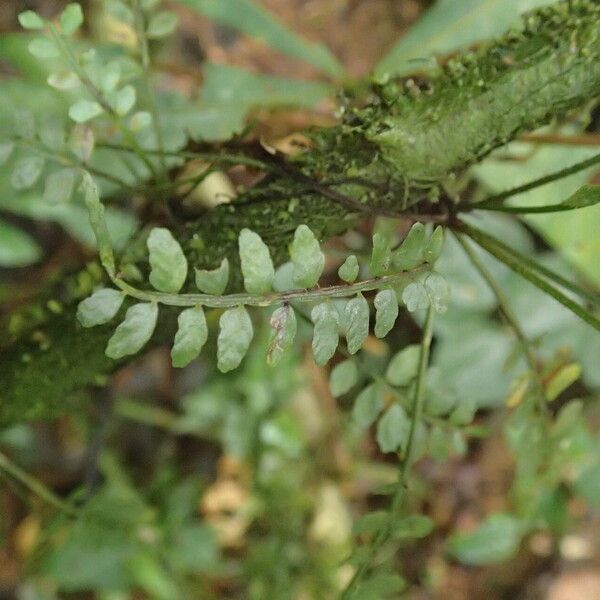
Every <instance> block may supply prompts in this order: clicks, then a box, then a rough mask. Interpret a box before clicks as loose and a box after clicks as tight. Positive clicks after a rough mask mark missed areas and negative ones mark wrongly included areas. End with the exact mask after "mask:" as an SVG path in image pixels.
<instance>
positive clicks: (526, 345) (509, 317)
mask: <svg viewBox="0 0 600 600" xmlns="http://www.w3.org/2000/svg"><path fill="white" fill-rule="evenodd" d="M453 234H454V237H455V238H456V240H457V241H458V243H459V244H460V245H461V246H462V249H463V250H464V251H465V254H466V255H467V256H468V257H469V260H470V261H471V263H472V264H473V266H474V267H475V269H477V271H478V272H479V274H480V275H481V277H483V279H484V280H485V282H486V283H487V284H488V287H489V288H490V289H491V290H492V292H493V293H494V296H496V300H497V301H498V306H499V307H500V310H501V311H502V313H503V315H504V317H505V319H506V321H507V322H508V324H509V326H510V327H511V328H512V330H513V331H514V333H515V335H516V336H517V339H518V340H519V343H520V345H521V349H522V350H523V354H524V355H525V358H526V359H527V363H528V365H529V369H530V370H531V373H532V375H533V378H534V381H535V384H536V387H537V390H536V398H537V399H538V404H539V409H540V412H541V413H542V414H545V413H547V411H548V407H547V405H546V401H545V398H544V385H543V382H542V377H541V375H540V371H539V368H538V364H537V360H536V357H535V355H534V353H533V350H532V348H531V343H530V341H529V340H528V339H527V336H526V335H525V332H524V331H523V329H522V328H521V325H520V323H519V320H518V319H517V317H516V315H515V313H514V312H513V310H512V308H511V306H510V304H509V302H508V298H507V297H506V295H505V294H504V291H503V290H502V288H501V287H500V286H499V285H498V282H497V281H496V280H495V279H494V277H493V276H492V274H491V273H490V272H489V270H488V269H487V268H486V266H485V265H484V264H483V262H482V261H481V259H480V258H479V257H478V256H477V254H476V253H475V252H474V250H473V248H471V246H470V245H469V243H468V242H467V241H466V240H465V239H464V238H463V236H462V235H460V234H457V233H455V232H453Z"/></svg>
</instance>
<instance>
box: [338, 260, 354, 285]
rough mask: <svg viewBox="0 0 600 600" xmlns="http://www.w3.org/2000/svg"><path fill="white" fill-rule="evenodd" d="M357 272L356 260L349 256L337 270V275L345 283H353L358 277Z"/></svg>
mask: <svg viewBox="0 0 600 600" xmlns="http://www.w3.org/2000/svg"><path fill="white" fill-rule="evenodd" d="M358 271H359V267H358V259H357V258H356V256H354V254H351V255H350V256H349V257H348V258H347V259H346V260H345V261H344V264H342V265H341V267H340V268H339V269H338V275H339V276H340V279H343V280H344V281H345V282H346V283H354V282H355V281H356V278H357V277H358Z"/></svg>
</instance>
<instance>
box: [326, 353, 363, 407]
mask: <svg viewBox="0 0 600 600" xmlns="http://www.w3.org/2000/svg"><path fill="white" fill-rule="evenodd" d="M357 381H358V368H357V366H356V363H355V362H354V361H353V360H352V359H350V358H349V359H348V360H345V361H343V362H341V363H339V364H337V365H335V367H333V369H332V370H331V374H330V376H329V390H330V392H331V395H332V396H333V397H334V398H339V397H340V396H343V395H344V394H347V393H348V392H349V391H350V390H351V389H352V388H353V387H354V386H355V385H356V382H357Z"/></svg>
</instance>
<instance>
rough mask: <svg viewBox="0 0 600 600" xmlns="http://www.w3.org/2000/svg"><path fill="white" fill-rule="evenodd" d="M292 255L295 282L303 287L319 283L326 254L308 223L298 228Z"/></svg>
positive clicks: (291, 251)
mask: <svg viewBox="0 0 600 600" xmlns="http://www.w3.org/2000/svg"><path fill="white" fill-rule="evenodd" d="M290 256H291V259H292V264H293V265H294V284H295V285H297V286H298V287H302V288H311V287H314V286H315V285H317V283H318V281H319V277H321V273H322V272H323V268H324V267H325V255H324V254H323V253H322V252H321V248H320V245H319V241H318V240H317V238H316V237H315V234H314V233H313V232H312V231H311V230H310V229H309V228H308V227H307V226H306V225H300V226H298V228H297V229H296V232H295V233H294V241H293V242H292V245H291V248H290Z"/></svg>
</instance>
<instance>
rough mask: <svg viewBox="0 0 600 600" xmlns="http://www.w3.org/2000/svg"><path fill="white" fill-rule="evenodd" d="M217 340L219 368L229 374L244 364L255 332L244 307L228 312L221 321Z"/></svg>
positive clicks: (222, 316) (231, 309)
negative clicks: (243, 361)
mask: <svg viewBox="0 0 600 600" xmlns="http://www.w3.org/2000/svg"><path fill="white" fill-rule="evenodd" d="M219 327H220V331H219V337H218V339H217V366H218V368H219V371H221V372H222V373H227V372H228V371H232V370H233V369H235V368H236V367H238V366H239V364H240V363H241V362H242V359H243V358H244V356H245V355H246V352H248V348H249V347H250V342H251V341H252V336H253V335H254V330H253V329H252V321H251V320H250V316H249V315H248V312H247V311H246V309H245V308H244V307H243V306H237V307H235V308H230V309H228V310H226V311H225V312H224V313H223V314H222V315H221V318H220V319H219Z"/></svg>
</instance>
